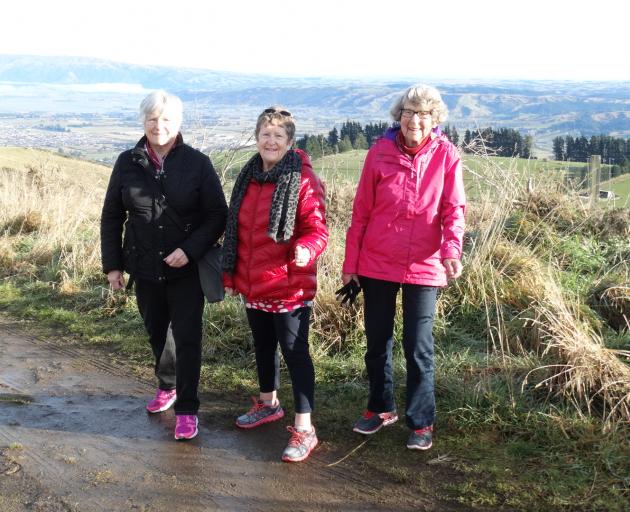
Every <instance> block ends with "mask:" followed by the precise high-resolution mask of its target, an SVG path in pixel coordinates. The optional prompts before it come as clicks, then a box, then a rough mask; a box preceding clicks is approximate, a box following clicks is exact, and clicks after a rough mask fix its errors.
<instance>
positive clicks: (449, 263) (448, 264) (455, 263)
mask: <svg viewBox="0 0 630 512" xmlns="http://www.w3.org/2000/svg"><path fill="white" fill-rule="evenodd" d="M442 265H443V266H444V270H446V279H449V280H450V279H457V278H458V277H459V276H461V275H462V270H463V269H464V267H463V265H462V262H461V261H459V260H458V259H455V258H444V260H443V261H442Z"/></svg>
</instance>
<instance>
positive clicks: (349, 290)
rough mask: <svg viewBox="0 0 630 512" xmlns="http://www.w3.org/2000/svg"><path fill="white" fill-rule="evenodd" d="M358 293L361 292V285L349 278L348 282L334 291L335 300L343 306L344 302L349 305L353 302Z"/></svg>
mask: <svg viewBox="0 0 630 512" xmlns="http://www.w3.org/2000/svg"><path fill="white" fill-rule="evenodd" d="M359 293H361V286H359V285H358V284H357V282H356V281H354V280H352V279H351V280H350V281H349V282H348V284H346V285H344V286H343V287H341V288H339V290H337V291H336V292H335V295H336V296H337V300H340V301H341V305H342V306H343V305H345V303H346V302H347V303H348V304H349V305H352V304H354V301H355V300H356V298H357V295H359Z"/></svg>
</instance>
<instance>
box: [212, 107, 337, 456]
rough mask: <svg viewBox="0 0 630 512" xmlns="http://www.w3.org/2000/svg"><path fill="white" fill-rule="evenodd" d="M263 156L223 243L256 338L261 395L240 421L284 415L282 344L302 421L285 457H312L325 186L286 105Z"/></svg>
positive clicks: (228, 280)
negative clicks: (313, 325)
mask: <svg viewBox="0 0 630 512" xmlns="http://www.w3.org/2000/svg"><path fill="white" fill-rule="evenodd" d="M255 135H256V147H257V148H258V153H256V154H255V155H254V156H253V157H252V158H251V159H250V160H249V162H247V163H246V164H245V166H244V167H243V169H242V170H241V172H240V174H239V175H238V178H237V179H236V183H235V184H234V189H233V190H232V196H231V199H230V208H229V211H228V219H227V226H226V231H225V241H224V245H223V268H224V270H225V274H224V279H223V282H224V285H225V287H226V288H227V291H228V293H239V294H241V295H242V296H243V297H244V299H245V307H246V311H247V320H248V322H249V325H250V328H251V330H252V336H253V338H254V349H255V354H256V368H257V370H258V381H259V386H260V394H259V397H258V399H256V398H255V399H254V405H253V407H252V408H251V409H250V410H249V411H248V412H246V413H245V414H243V415H241V416H239V417H238V418H237V419H236V425H237V426H238V427H240V428H243V429H251V428H255V427H258V426H260V425H263V424H265V423H270V422H272V421H277V420H279V419H281V418H282V417H283V416H284V410H283V409H282V407H281V406H280V402H279V400H278V396H277V390H278V387H279V385H280V379H279V377H280V361H279V357H278V352H277V348H278V344H280V349H281V350H282V354H283V356H284V360H285V363H286V365H287V368H288V370H289V374H290V376H291V382H292V384H293V400H294V406H295V422H294V426H293V427H288V429H289V431H290V432H291V438H290V440H289V444H288V445H287V447H286V449H285V450H284V453H283V454H282V460H284V461H285V462H298V461H302V460H304V459H306V458H307V457H308V456H309V454H310V453H311V451H312V450H313V448H315V446H316V445H317V436H316V435H315V428H314V427H313V425H312V424H311V413H312V411H313V408H314V388H315V371H314V368H313V362H312V360H311V356H310V354H309V346H308V330H309V319H310V314H311V307H312V304H313V298H314V297H315V292H316V289H317V263H316V262H317V258H318V257H319V256H320V255H321V253H322V252H323V251H324V249H325V248H326V243H327V242H328V229H327V227H326V215H325V200H324V188H323V185H322V183H321V181H320V180H319V178H318V177H317V176H316V175H315V173H314V172H313V168H312V166H311V161H310V159H309V157H308V155H307V154H306V153H304V152H303V151H301V150H299V149H295V150H294V149H291V145H292V143H293V139H294V137H295V123H294V121H293V117H292V116H291V113H290V112H289V111H287V110H285V109H283V108H281V107H270V108H267V109H265V110H264V111H263V112H262V113H261V114H260V116H258V122H257V123H256V131H255Z"/></svg>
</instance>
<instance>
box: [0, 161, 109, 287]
mask: <svg viewBox="0 0 630 512" xmlns="http://www.w3.org/2000/svg"><path fill="white" fill-rule="evenodd" d="M103 193H104V190H103V189H102V188H100V187H95V188H94V189H90V188H88V187H86V186H85V185H81V184H76V183H74V182H73V181H69V180H68V179H67V177H66V176H64V174H63V172H62V170H61V169H60V168H59V167H58V166H53V167H51V168H48V167H45V166H41V167H38V166H36V165H34V164H26V165H25V167H24V168H23V169H8V168H6V167H5V168H3V169H2V171H1V172H0V227H1V228H2V229H3V234H4V237H5V238H4V245H5V246H7V247H9V248H10V250H7V251H3V267H11V268H13V269H20V268H22V269H24V268H25V266H24V263H27V262H30V263H34V264H36V265H38V266H41V267H47V268H48V269H50V270H51V271H53V272H54V273H56V274H57V276H58V279H59V282H60V284H63V287H64V289H70V288H71V286H70V285H69V284H68V281H69V279H72V280H75V282H76V283H78V282H80V281H83V280H85V279H86V278H87V279H90V278H91V277H93V275H94V274H95V273H96V272H98V268H99V266H100V248H99V240H98V230H99V227H98V222H99V216H100V208H101V204H102V197H103Z"/></svg>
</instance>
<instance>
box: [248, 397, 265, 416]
mask: <svg viewBox="0 0 630 512" xmlns="http://www.w3.org/2000/svg"><path fill="white" fill-rule="evenodd" d="M252 402H254V405H252V407H251V409H250V410H249V411H247V414H255V413H257V412H258V411H260V410H261V409H264V408H265V402H262V401H260V400H258V399H257V398H256V397H252Z"/></svg>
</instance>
